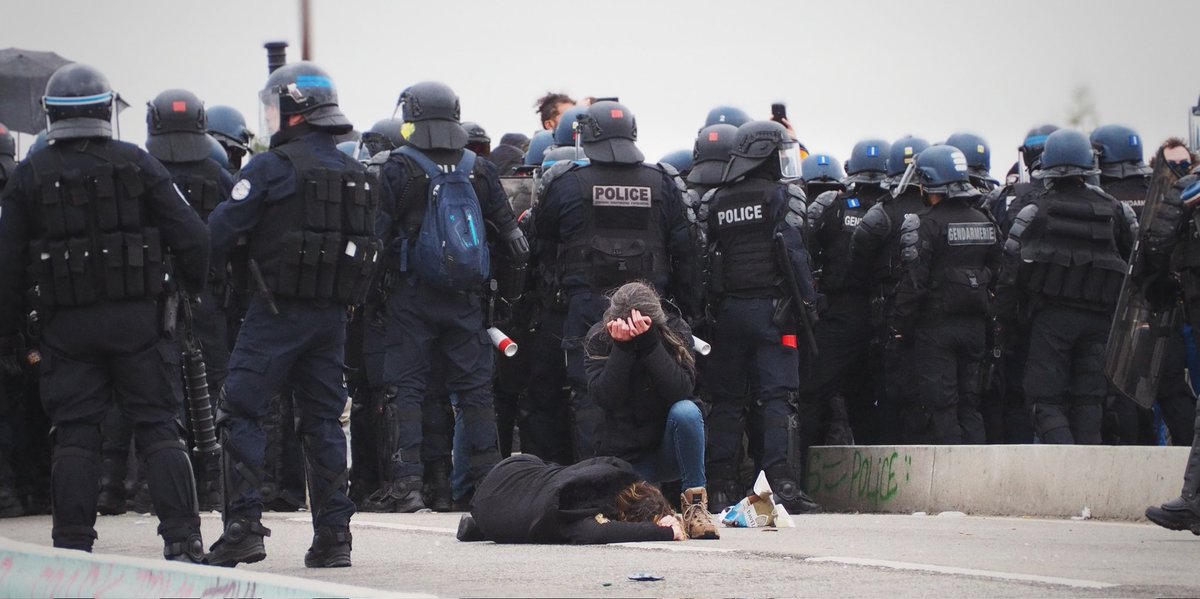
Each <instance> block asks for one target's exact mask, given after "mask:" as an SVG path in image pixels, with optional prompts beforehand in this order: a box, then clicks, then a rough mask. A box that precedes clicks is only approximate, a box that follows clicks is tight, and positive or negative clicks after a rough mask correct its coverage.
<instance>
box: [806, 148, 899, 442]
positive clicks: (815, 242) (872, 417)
mask: <svg viewBox="0 0 1200 599" xmlns="http://www.w3.org/2000/svg"><path fill="white" fill-rule="evenodd" d="M890 147H891V146H890V145H889V144H888V142H886V141H884V140H882V139H864V140H862V141H859V142H858V143H856V144H854V148H853V150H851V152H850V160H849V161H848V162H847V163H846V167H847V171H848V177H847V178H846V182H847V183H848V184H849V186H850V187H849V188H848V189H846V190H845V191H841V192H838V191H832V190H831V191H826V192H824V193H822V194H820V195H818V196H816V197H815V198H814V199H813V200H812V201H811V202H810V203H809V205H808V219H807V220H808V237H807V239H808V243H809V250H810V252H811V254H812V260H813V266H814V270H815V271H816V273H814V275H815V276H816V277H817V283H818V286H819V288H820V289H821V292H822V293H823V294H825V296H826V298H827V299H828V307H827V308H826V309H825V311H824V312H822V314H821V322H820V323H818V324H817V327H816V330H815V331H814V333H815V335H816V339H817V348H818V350H819V357H818V360H817V361H815V362H814V363H812V364H811V368H809V371H810V372H809V376H808V377H806V379H807V380H806V381H805V383H806V384H805V391H804V392H803V393H801V395H800V407H799V415H800V432H801V436H800V437H801V446H802V448H805V449H807V448H808V447H809V446H811V445H815V444H819V443H821V442H822V441H825V440H828V441H830V442H835V441H836V442H838V443H837V444H849V443H851V442H858V443H863V444H871V443H874V442H875V438H876V435H877V432H876V431H877V429H878V426H877V423H876V413H875V384H874V382H875V381H874V378H873V376H872V374H873V371H872V369H871V368H867V367H865V365H866V364H869V363H870V361H871V360H870V358H869V355H868V353H867V350H868V345H869V343H870V341H871V339H872V337H873V333H872V330H871V324H870V320H869V319H867V318H864V316H865V315H867V314H870V311H871V294H870V291H869V288H868V285H867V277H866V274H867V273H866V272H865V271H856V270H853V269H852V268H851V267H850V240H851V238H852V236H853V235H854V230H855V229H856V228H857V227H858V223H859V222H861V221H862V219H863V216H865V215H866V214H867V212H868V211H869V210H870V209H871V208H872V207H873V206H875V204H876V203H878V202H879V200H880V199H881V198H882V197H883V196H884V194H886V193H887V190H886V189H884V188H883V187H881V186H880V183H881V182H882V181H883V179H884V178H885V177H886V176H887V155H888V150H889V149H890ZM808 160H812V157H811V156H810V157H809V158H808ZM842 413H844V415H845V417H846V419H847V420H848V422H849V426H850V431H849V432H848V434H847V431H840V432H841V434H840V436H839V435H838V433H839V431H838V430H836V428H831V427H830V425H831V424H834V417H835V416H840V415H842ZM847 437H849V438H847Z"/></svg>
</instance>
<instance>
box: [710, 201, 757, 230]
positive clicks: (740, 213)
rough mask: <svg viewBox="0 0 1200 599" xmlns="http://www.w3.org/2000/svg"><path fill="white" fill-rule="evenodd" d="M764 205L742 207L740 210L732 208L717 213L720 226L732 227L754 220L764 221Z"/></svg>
mask: <svg viewBox="0 0 1200 599" xmlns="http://www.w3.org/2000/svg"><path fill="white" fill-rule="evenodd" d="M762 208H763V207H762V204H757V205H754V206H742V207H740V208H730V209H729V210H722V211H720V212H718V213H717V224H718V225H732V224H734V223H744V222H747V221H752V220H762V217H763V213H762Z"/></svg>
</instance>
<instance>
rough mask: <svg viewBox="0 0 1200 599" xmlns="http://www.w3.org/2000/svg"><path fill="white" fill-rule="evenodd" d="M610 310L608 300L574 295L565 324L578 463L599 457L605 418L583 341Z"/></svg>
mask: <svg viewBox="0 0 1200 599" xmlns="http://www.w3.org/2000/svg"><path fill="white" fill-rule="evenodd" d="M607 309H608V298H607V297H605V296H604V295H603V294H600V293H594V292H592V291H578V292H575V293H572V294H571V299H570V300H569V301H568V304H567V317H566V320H565V321H564V322H563V336H562V349H563V350H564V351H565V352H566V356H567V382H568V383H569V384H570V386H571V418H572V423H573V424H572V430H573V443H574V449H575V460H576V461H579V460H584V459H587V458H591V457H595V455H596V427H598V426H600V420H601V418H602V416H603V415H602V414H601V412H600V408H599V406H597V405H596V402H595V401H593V400H592V398H591V395H590V394H589V393H588V384H587V375H586V373H585V371H584V361H585V359H586V356H585V355H584V350H583V341H584V337H585V336H587V333H588V330H589V329H591V328H592V325H594V324H596V323H597V322H599V321H600V319H601V318H602V317H603V316H604V311H605V310H607Z"/></svg>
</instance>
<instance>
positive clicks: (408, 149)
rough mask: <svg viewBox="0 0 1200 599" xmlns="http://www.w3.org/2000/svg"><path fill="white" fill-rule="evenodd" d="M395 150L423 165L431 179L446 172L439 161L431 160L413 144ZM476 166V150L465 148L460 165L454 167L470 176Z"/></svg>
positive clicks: (418, 164)
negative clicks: (439, 164) (438, 163)
mask: <svg viewBox="0 0 1200 599" xmlns="http://www.w3.org/2000/svg"><path fill="white" fill-rule="evenodd" d="M395 152H396V153H398V154H403V155H405V156H407V157H409V158H411V159H412V161H413V162H415V163H417V166H419V167H421V170H423V171H425V174H426V175H429V177H430V178H431V179H432V178H433V177H435V176H437V175H441V174H444V173H445V171H444V170H442V167H440V166H438V165H437V163H435V162H434V161H432V160H430V159H429V157H428V156H426V155H425V154H424V153H423V152H421V151H420V150H418V149H416V148H414V147H412V146H400V147H399V148H398V149H396V150H395ZM474 168H475V152H472V151H471V150H467V149H464V150H463V155H462V159H461V160H459V161H458V165H457V166H455V167H454V170H455V171H456V172H460V173H466V175H467V176H470V175H471V171H472V170H473V169H474Z"/></svg>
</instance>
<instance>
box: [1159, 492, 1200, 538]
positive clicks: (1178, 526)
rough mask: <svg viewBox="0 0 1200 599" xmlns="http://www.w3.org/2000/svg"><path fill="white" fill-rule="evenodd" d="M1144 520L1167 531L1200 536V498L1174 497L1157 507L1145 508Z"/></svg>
mask: <svg viewBox="0 0 1200 599" xmlns="http://www.w3.org/2000/svg"><path fill="white" fill-rule="evenodd" d="M1146 519H1147V520H1149V521H1151V522H1153V523H1155V524H1157V525H1159V526H1161V527H1163V528H1166V529H1168V530H1189V531H1191V532H1192V534H1194V535H1200V498H1198V497H1194V496H1193V497H1192V498H1191V499H1187V498H1184V497H1182V496H1181V497H1176V498H1175V499H1172V500H1171V501H1168V502H1166V503H1164V504H1162V505H1161V506H1159V507H1148V508H1146Z"/></svg>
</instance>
